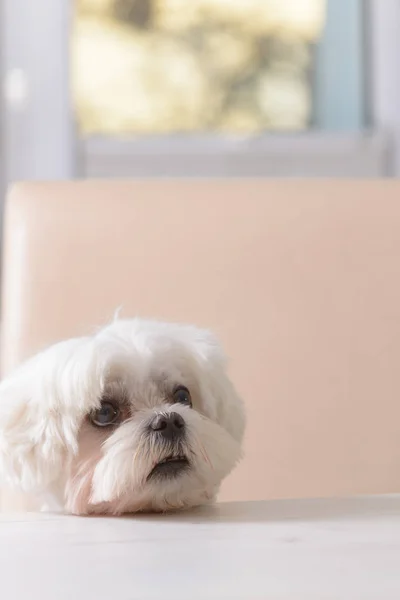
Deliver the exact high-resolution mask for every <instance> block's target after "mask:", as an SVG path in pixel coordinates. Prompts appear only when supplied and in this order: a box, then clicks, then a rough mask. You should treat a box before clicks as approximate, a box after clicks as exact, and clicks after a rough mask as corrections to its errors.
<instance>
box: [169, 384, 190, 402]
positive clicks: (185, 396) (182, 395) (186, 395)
mask: <svg viewBox="0 0 400 600" xmlns="http://www.w3.org/2000/svg"><path fill="white" fill-rule="evenodd" d="M172 397H173V400H174V402H176V403H177V404H185V405H186V406H190V408H191V407H192V398H191V396H190V392H189V390H188V389H187V388H185V387H184V386H183V385H180V386H179V387H177V388H176V390H175V391H174V393H173V396H172Z"/></svg>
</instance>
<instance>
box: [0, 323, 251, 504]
mask: <svg viewBox="0 0 400 600" xmlns="http://www.w3.org/2000/svg"><path fill="white" fill-rule="evenodd" d="M243 429H244V415H243V408H242V403H241V401H240V399H239V398H238V396H237V394H236V392H235V390H234V388H233V386H232V384H231V383H230V381H229V379H228V378H227V376H226V374H225V365H224V358H223V356H222V353H221V350H220V348H219V346H218V344H217V343H216V341H215V339H214V338H213V336H212V335H211V334H209V333H208V332H205V331H202V330H199V329H196V328H194V327H190V326H182V325H173V324H166V323H158V322H150V321H142V320H131V321H123V320H120V321H115V322H114V323H113V324H111V325H109V326H108V327H106V328H104V329H102V330H101V331H100V332H99V333H97V334H96V335H94V336H93V337H88V338H79V339H75V340H69V341H67V342H62V343H60V344H56V345H55V346H52V347H51V348H49V349H48V350H46V351H44V352H42V353H41V354H39V355H37V356H36V357H34V358H33V359H31V360H29V361H28V362H27V363H25V364H24V365H23V366H22V367H20V368H19V369H17V370H16V371H15V372H14V373H13V374H12V375H11V376H10V377H9V378H8V379H6V380H5V381H3V382H2V384H1V385H0V478H3V479H4V480H5V481H6V482H7V483H8V484H12V485H14V486H16V487H20V488H22V489H23V490H25V491H32V490H33V491H36V492H39V491H46V490H52V491H53V493H54V494H55V495H56V496H57V497H58V499H59V500H60V501H61V503H62V504H63V505H64V507H65V509H66V510H68V511H70V512H73V513H77V514H85V513H91V512H110V513H121V512H134V511H139V510H168V509H176V508H181V507H189V506H194V505H197V504H202V503H203V502H207V501H208V500H210V499H212V498H213V497H214V495H215V493H216V491H217V490H218V487H219V485H220V483H221V481H222V479H223V478H224V477H225V476H226V475H227V474H228V473H229V472H230V471H231V470H232V468H233V467H234V465H235V463H236V462H237V461H238V459H239V458H240V453H241V440H242V435H243Z"/></svg>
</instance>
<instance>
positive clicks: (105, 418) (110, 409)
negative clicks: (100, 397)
mask: <svg viewBox="0 0 400 600" xmlns="http://www.w3.org/2000/svg"><path fill="white" fill-rule="evenodd" d="M118 417H119V409H118V408H116V407H115V406H114V404H112V403H111V402H105V401H104V402H102V403H101V406H100V408H98V409H97V410H94V411H93V412H92V413H91V414H90V420H91V421H92V423H93V424H94V425H97V427H107V425H114V423H115V422H116V421H117V419H118Z"/></svg>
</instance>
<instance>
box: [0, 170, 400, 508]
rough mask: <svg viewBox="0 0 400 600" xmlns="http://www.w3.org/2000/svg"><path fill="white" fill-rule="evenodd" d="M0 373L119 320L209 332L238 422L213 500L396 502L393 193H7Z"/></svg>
mask: <svg viewBox="0 0 400 600" xmlns="http://www.w3.org/2000/svg"><path fill="white" fill-rule="evenodd" d="M2 293H3V305H2V310H3V318H2V348H1V361H2V372H3V374H6V373H7V372H9V371H10V369H12V368H13V367H15V366H16V365H17V364H18V363H19V362H20V361H22V360H23V359H25V358H27V357H28V356H30V355H31V354H33V353H34V352H36V351H38V350H40V349H41V348H43V347H45V346H46V345H48V344H51V343H52V342H54V341H56V340H59V339H62V338H64V337H69V336H75V335H80V334H86V333H88V332H90V331H91V330H92V329H93V328H94V327H96V326H98V325H100V324H103V323H106V322H107V321H108V320H109V319H111V318H112V316H113V314H114V312H115V310H116V309H117V308H118V307H122V308H121V315H122V316H135V315H139V316H147V317H157V318H160V319H168V320H176V321H184V322H194V323H196V324H198V325H200V326H205V327H209V328H211V329H213V330H215V331H216V333H217V334H218V335H219V337H220V338H221V340H222V342H223V344H224V346H225V349H226V351H227V353H228V355H229V357H230V358H231V363H230V370H231V375H232V378H233V380H234V382H235V384H236V386H237V387H238V389H239V390H240V392H241V394H242V396H243V397H244V399H245V402H246V406H247V413H248V430H247V435H246V444H245V446H246V456H245V459H244V460H243V462H242V463H241V465H240V466H239V468H238V469H237V470H236V471H235V472H234V473H233V474H232V475H231V476H230V477H229V478H228V479H227V481H226V483H225V484H224V486H223V490H222V493H221V499H223V500H227V499H229V500H238V499H246V500H248V499H262V498H277V497H303V496H332V495H343V494H361V493H383V492H395V491H400V400H399V398H400V369H399V364H400V183H399V182H396V181H388V180H387V181H384V180H383V181H365V182H362V181H349V180H347V181H323V180H313V181H311V180H309V181H295V180H293V181H274V180H229V181H218V180H209V181H205V180H202V181H196V180H184V181H183V180H165V181H161V180H158V181H130V182H126V181H122V182H115V181H112V182H111V181H97V182H96V181H87V182H74V183H72V182H71V183H43V184H41V183H32V184H20V185H17V186H16V187H14V188H13V189H12V191H11V193H10V194H9V198H8V203H7V210H6V218H5V244H4V273H3V290H2Z"/></svg>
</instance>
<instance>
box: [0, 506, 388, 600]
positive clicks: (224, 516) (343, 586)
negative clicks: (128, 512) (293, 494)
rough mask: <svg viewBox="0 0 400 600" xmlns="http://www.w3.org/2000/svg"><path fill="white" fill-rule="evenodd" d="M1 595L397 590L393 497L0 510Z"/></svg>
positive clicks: (251, 595)
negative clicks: (184, 507) (98, 510)
mask: <svg viewBox="0 0 400 600" xmlns="http://www.w3.org/2000/svg"><path fill="white" fill-rule="evenodd" d="M0 596H1V598H2V600H22V599H23V600H36V599H40V600H64V599H67V598H68V599H71V600H83V599H85V600H89V599H90V600H91V599H95V600H103V599H104V600H114V599H115V600H134V599H139V600H146V599H148V598H158V599H162V600H169V599H173V600H181V599H182V600H197V599H198V600H200V599H201V600H205V599H214V598H215V599H218V600H220V599H222V598H224V599H229V600H236V599H243V600H253V599H256V598H257V599H258V598H263V599H267V598H268V599H273V600H281V599H285V600H289V599H290V600H293V599H296V600H314V599H315V600H328V599H329V600H331V599H338V600H339V599H340V600H358V599H361V598H362V599H370V600H399V599H400V497H393V496H392V497H384V498H375V499H373V498H360V499H352V500H328V501H324V500H313V501H287V502H286V501H282V502H255V503H251V502H249V503H232V504H220V505H217V506H215V507H209V508H205V509H199V510H196V511H194V512H191V513H181V514H180V515H168V516H166V515H164V516H162V515H160V516H140V517H130V518H78V517H68V516H61V515H54V514H48V515H46V514H25V515H21V514H19V515H18V514H15V515H5V514H3V515H0Z"/></svg>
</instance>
